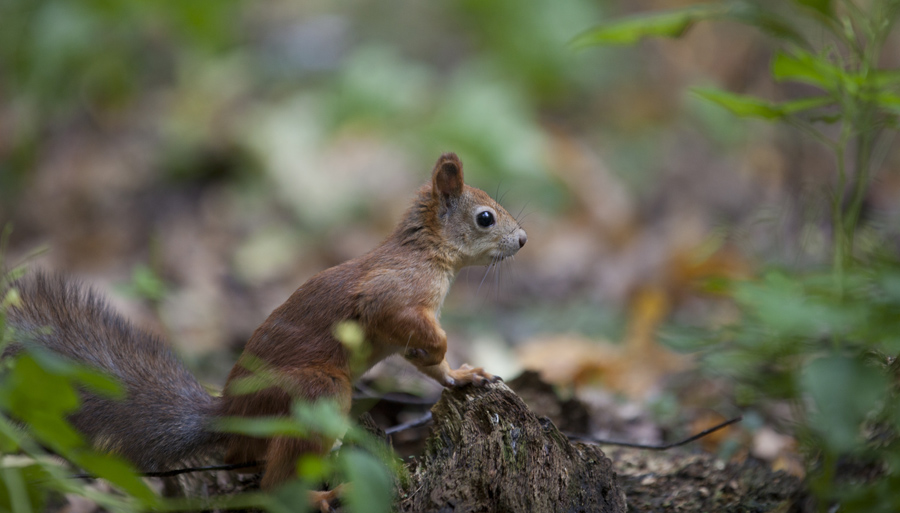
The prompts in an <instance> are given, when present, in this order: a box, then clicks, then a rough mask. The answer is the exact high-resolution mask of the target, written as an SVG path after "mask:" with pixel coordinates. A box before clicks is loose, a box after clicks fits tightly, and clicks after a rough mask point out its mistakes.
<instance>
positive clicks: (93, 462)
mask: <svg viewBox="0 0 900 513" xmlns="http://www.w3.org/2000/svg"><path fill="white" fill-rule="evenodd" d="M71 459H72V461H73V463H75V464H77V465H78V466H80V467H81V468H83V469H85V470H86V471H88V472H90V473H91V474H92V475H94V476H97V477H102V478H103V479H106V480H107V481H109V482H110V483H112V484H113V485H115V486H117V487H119V488H121V489H122V490H123V491H125V492H128V494H129V495H131V496H132V497H134V498H136V499H138V500H140V501H141V502H143V503H144V505H146V506H148V507H152V506H154V505H156V504H158V503H159V497H158V496H157V495H156V494H155V493H153V491H152V490H151V489H150V488H149V487H148V486H147V484H146V483H145V482H144V481H143V479H142V478H141V477H140V476H138V475H137V474H136V473H135V471H134V468H133V467H132V466H131V465H129V464H128V463H126V462H125V461H124V460H121V459H119V458H118V457H116V456H112V455H109V454H100V453H96V452H93V451H80V452H78V453H76V454H74V455H73V457H72V458H71Z"/></svg>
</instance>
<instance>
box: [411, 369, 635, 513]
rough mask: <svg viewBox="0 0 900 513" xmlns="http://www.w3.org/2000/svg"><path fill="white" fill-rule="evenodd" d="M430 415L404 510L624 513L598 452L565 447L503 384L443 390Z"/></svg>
mask: <svg viewBox="0 0 900 513" xmlns="http://www.w3.org/2000/svg"><path fill="white" fill-rule="evenodd" d="M432 411H433V414H434V427H433V429H432V432H431V436H430V437H429V439H428V442H427V445H426V450H425V454H424V455H423V456H422V457H421V458H420V459H419V464H418V467H417V469H416V471H415V472H414V473H413V475H412V478H411V479H410V483H409V488H408V490H407V491H406V492H405V494H404V495H405V496H404V498H403V500H402V502H401V504H400V509H401V511H407V512H427V511H435V512H469V511H473V512H474V511H477V512H522V511H535V512H544V511H553V512H557V511H559V512H565V511H571V512H581V511H585V512H587V511H591V512H610V513H612V512H624V511H625V509H626V508H625V494H624V492H623V491H622V489H621V487H620V486H619V484H618V482H617V478H616V474H615V472H614V471H613V468H612V464H611V462H610V460H609V459H608V458H607V457H606V456H605V455H604V454H603V452H602V451H601V450H600V449H599V448H597V447H596V446H592V445H586V444H581V443H572V442H569V440H568V439H567V438H566V437H565V436H564V435H563V434H562V433H560V431H559V430H558V429H557V428H556V426H554V425H553V423H552V422H550V421H549V420H548V419H546V418H538V417H537V416H536V415H535V414H534V413H532V412H531V410H529V409H528V407H527V406H525V404H524V403H523V402H522V400H521V399H519V397H518V396H517V395H516V394H515V393H513V392H512V391H511V390H510V389H509V388H508V387H507V386H506V385H505V384H503V383H498V384H493V385H489V386H487V387H485V388H476V387H465V388H459V389H454V390H447V391H445V392H444V394H443V396H442V398H441V400H440V401H439V402H438V403H437V404H436V405H435V406H434V408H433V409H432Z"/></svg>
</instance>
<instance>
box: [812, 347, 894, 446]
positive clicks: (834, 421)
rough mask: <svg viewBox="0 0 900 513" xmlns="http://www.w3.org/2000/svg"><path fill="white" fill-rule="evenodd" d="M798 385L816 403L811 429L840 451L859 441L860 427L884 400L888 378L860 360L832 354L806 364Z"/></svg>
mask: <svg viewBox="0 0 900 513" xmlns="http://www.w3.org/2000/svg"><path fill="white" fill-rule="evenodd" d="M801 386H802V388H803V391H804V392H806V393H807V394H809V397H811V398H812V400H813V402H814V404H815V408H814V411H813V412H812V417H811V422H810V426H811V427H812V428H813V429H815V430H816V431H817V432H818V433H819V434H820V435H821V436H822V437H823V438H824V439H825V440H826V442H827V446H828V447H829V448H830V449H832V450H834V451H837V452H842V451H846V450H850V449H853V448H854V447H856V446H857V445H858V443H859V442H860V440H861V437H860V424H861V423H862V422H863V420H865V418H866V416H867V415H869V414H870V413H871V411H872V410H873V409H874V408H875V407H876V406H877V405H878V403H879V402H880V401H881V400H883V398H884V391H885V387H886V386H887V379H886V378H885V376H884V374H883V373H882V372H880V371H879V370H878V369H876V368H874V367H872V366H871V365H866V364H864V363H863V362H862V361H860V360H857V359H854V358H847V357H844V356H838V355H833V356H827V357H825V358H819V359H818V360H814V361H813V362H811V363H810V364H809V365H807V366H806V368H805V369H803V374H802V376H801Z"/></svg>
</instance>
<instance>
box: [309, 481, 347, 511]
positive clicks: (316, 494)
mask: <svg viewBox="0 0 900 513" xmlns="http://www.w3.org/2000/svg"><path fill="white" fill-rule="evenodd" d="M349 486H350V485H349V484H348V483H341V484H339V485H337V486H335V487H334V488H332V489H331V490H328V491H327V492H321V491H311V492H309V495H308V500H309V503H310V505H312V507H313V508H319V511H320V512H322V513H328V512H330V511H334V507H333V506H334V502H335V501H336V500H337V499H338V497H340V496H341V495H344V493H346V492H347V488H349Z"/></svg>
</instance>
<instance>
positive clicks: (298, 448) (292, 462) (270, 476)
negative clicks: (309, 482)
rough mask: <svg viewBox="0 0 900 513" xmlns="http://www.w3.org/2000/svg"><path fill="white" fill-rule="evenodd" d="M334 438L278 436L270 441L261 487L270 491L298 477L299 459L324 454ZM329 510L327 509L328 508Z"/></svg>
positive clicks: (332, 443)
mask: <svg viewBox="0 0 900 513" xmlns="http://www.w3.org/2000/svg"><path fill="white" fill-rule="evenodd" d="M332 445H334V440H326V439H324V438H321V437H316V438H313V439H304V438H290V437H278V438H273V439H272V440H270V441H269V447H268V450H267V451H266V471H265V474H263V478H262V482H261V483H260V488H262V489H263V490H266V491H269V490H273V489H275V488H277V487H278V486H279V485H281V484H284V483H285V482H287V481H289V480H291V479H293V478H295V477H297V459H298V458H299V457H300V456H302V455H304V454H317V455H320V456H324V455H325V454H326V453H327V451H328V450H329V449H330V448H331V446H332ZM326 511H327V510H326Z"/></svg>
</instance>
